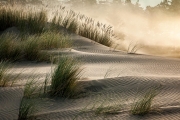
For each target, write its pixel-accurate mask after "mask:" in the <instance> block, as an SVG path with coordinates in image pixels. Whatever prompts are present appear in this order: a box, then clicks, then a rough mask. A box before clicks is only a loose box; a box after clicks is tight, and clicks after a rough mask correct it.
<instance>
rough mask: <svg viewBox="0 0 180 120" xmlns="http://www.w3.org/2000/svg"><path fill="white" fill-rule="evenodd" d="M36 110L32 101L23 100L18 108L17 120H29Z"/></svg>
mask: <svg viewBox="0 0 180 120" xmlns="http://www.w3.org/2000/svg"><path fill="white" fill-rule="evenodd" d="M36 109H37V108H36V106H35V104H34V102H33V101H30V100H27V99H24V98H23V99H22V101H21V104H20V108H19V115H18V120H28V119H30V118H31V117H30V116H31V115H32V114H33V113H34V112H35V111H36ZM32 119H33V118H32Z"/></svg>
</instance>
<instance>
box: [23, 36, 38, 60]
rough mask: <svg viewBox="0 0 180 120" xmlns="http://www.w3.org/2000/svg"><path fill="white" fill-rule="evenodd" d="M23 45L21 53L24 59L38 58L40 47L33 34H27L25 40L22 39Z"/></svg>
mask: <svg viewBox="0 0 180 120" xmlns="http://www.w3.org/2000/svg"><path fill="white" fill-rule="evenodd" d="M23 46H24V47H23V55H24V58H25V59H26V60H37V59H38V57H39V56H40V48H39V45H38V41H37V40H36V38H35V37H34V36H29V37H28V39H27V40H26V41H23Z"/></svg>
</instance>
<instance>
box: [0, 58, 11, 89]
mask: <svg viewBox="0 0 180 120" xmlns="http://www.w3.org/2000/svg"><path fill="white" fill-rule="evenodd" d="M8 69H9V64H8V62H3V61H1V62H0V87H5V86H6V85H7V83H8V80H7V79H6V78H5V75H6V73H7V71H8Z"/></svg>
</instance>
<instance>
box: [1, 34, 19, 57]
mask: <svg viewBox="0 0 180 120" xmlns="http://www.w3.org/2000/svg"><path fill="white" fill-rule="evenodd" d="M20 56H21V46H20V43H19V41H18V40H17V38H16V36H14V35H13V34H8V33H7V34H3V35H0V60H17V59H19V58H20Z"/></svg>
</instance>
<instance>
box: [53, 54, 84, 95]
mask: <svg viewBox="0 0 180 120" xmlns="http://www.w3.org/2000/svg"><path fill="white" fill-rule="evenodd" d="M79 65H80V64H79V62H78V61H77V60H75V59H73V58H69V57H62V58H61V59H60V60H59V62H58V65H57V67H56V68H55V69H54V73H53V74H52V79H51V87H50V91H51V92H50V93H51V95H52V96H61V97H72V96H73V95H75V91H76V89H77V80H78V79H80V75H81V74H80V73H81V71H82V70H81V69H80V66H79Z"/></svg>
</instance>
